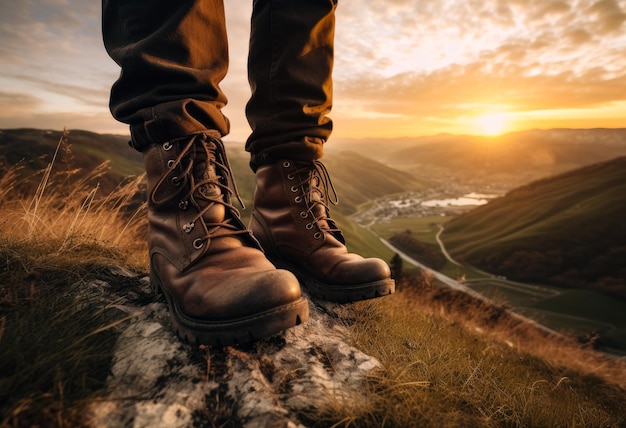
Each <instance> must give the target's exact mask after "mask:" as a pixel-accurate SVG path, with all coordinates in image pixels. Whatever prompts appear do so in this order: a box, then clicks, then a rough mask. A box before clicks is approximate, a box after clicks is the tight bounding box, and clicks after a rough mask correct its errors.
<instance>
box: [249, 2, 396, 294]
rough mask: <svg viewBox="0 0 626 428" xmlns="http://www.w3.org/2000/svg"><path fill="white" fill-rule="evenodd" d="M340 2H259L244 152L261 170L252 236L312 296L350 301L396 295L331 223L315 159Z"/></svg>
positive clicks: (322, 171) (327, 191) (325, 129)
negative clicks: (294, 275) (247, 133)
mask: <svg viewBox="0 0 626 428" xmlns="http://www.w3.org/2000/svg"><path fill="white" fill-rule="evenodd" d="M336 6H337V1H336V0H298V1H294V0H256V1H255V2H254V11H253V17H252V33H251V40H250V54H249V55H250V56H249V66H248V67H249V69H248V73H249V79H250V85H251V89H252V97H251V99H250V101H249V103H248V107H247V115H248V121H249V122H250V125H251V127H252V134H251V136H250V138H249V139H248V141H247V145H246V148H247V150H248V151H250V153H251V167H252V169H253V170H255V172H256V191H255V194H254V209H253V212H252V218H251V222H250V228H251V229H252V231H253V233H254V235H255V236H256V237H257V238H258V239H259V241H260V242H261V244H262V245H263V248H264V249H265V251H266V254H267V255H268V257H269V258H270V259H271V260H272V261H273V262H274V263H275V264H276V265H277V266H280V267H284V268H287V269H289V270H291V271H292V272H294V273H296V275H297V276H298V277H299V279H300V280H301V281H302V283H303V284H304V286H305V287H306V288H307V289H308V290H309V292H310V293H311V294H313V295H314V296H317V297H321V298H324V299H327V300H333V301H339V302H346V301H355V300H362V299H368V298H373V297H378V296H382V295H387V294H391V293H393V291H394V289H395V284H394V281H393V280H392V279H391V278H390V275H391V273H390V269H389V267H388V266H387V264H386V263H385V262H384V261H382V260H380V259H364V258H362V257H361V256H359V255H356V254H351V253H349V252H348V250H347V248H346V246H345V241H344V238H343V235H342V233H341V231H340V230H339V229H338V228H337V226H336V225H335V222H334V221H333V220H332V219H331V218H330V211H329V204H330V203H332V202H334V199H335V196H336V195H334V188H333V186H332V184H331V182H330V177H329V175H328V172H327V170H326V168H325V167H324V165H323V164H322V163H321V162H320V161H319V160H318V159H319V158H321V157H322V154H323V144H324V143H325V142H326V140H327V139H328V137H329V136H330V133H331V130H332V126H331V125H332V122H331V120H330V119H329V118H328V116H327V114H328V113H329V112H330V109H331V105H332V66H333V43H334V28H335V27H334V25H335V15H334V12H335V8H336Z"/></svg>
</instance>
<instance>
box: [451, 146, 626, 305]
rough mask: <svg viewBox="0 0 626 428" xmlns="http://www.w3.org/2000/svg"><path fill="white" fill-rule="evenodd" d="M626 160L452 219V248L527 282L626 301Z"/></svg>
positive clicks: (548, 181)
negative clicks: (585, 290) (605, 294)
mask: <svg viewBox="0 0 626 428" xmlns="http://www.w3.org/2000/svg"><path fill="white" fill-rule="evenodd" d="M624 213H626V157H618V158H615V159H612V160H609V161H606V162H601V163H597V164H593V165H589V166H586V167H583V168H580V169H576V170H572V171H568V172H566V173H563V174H560V175H557V176H553V177H549V178H544V179H542V180H538V181H535V182H532V183H529V184H527V185H524V186H522V187H520V188H517V189H515V190H513V191H511V192H509V193H508V194H507V195H506V196H504V197H502V198H499V199H495V200H493V201H492V202H490V203H488V204H487V205H484V206H481V207H479V208H476V209H474V210H472V211H470V212H468V213H466V214H464V215H461V216H459V217H457V218H454V219H453V220H451V221H450V222H448V223H446V225H445V230H444V232H443V234H442V239H443V241H444V243H445V245H446V247H447V249H448V250H449V251H450V253H451V254H452V255H453V256H454V257H455V258H458V259H461V260H464V261H466V262H468V263H470V264H472V265H474V266H477V267H479V268H481V269H484V270H486V271H489V272H492V273H496V274H500V275H505V276H507V277H509V278H511V279H516V280H520V281H525V282H533V281H535V282H539V283H545V284H554V285H559V286H567V287H576V288H593V289H596V290H602V291H606V292H610V293H613V294H616V295H620V296H622V297H624V298H626V263H625V262H624V261H625V260H626V223H625V222H624V221H623V219H624Z"/></svg>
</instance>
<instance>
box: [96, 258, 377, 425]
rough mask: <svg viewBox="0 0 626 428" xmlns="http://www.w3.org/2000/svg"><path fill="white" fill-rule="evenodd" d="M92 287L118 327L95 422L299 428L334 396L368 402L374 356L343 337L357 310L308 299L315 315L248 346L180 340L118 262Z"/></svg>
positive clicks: (146, 289)
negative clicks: (214, 345)
mask: <svg viewBox="0 0 626 428" xmlns="http://www.w3.org/2000/svg"><path fill="white" fill-rule="evenodd" d="M114 273H115V275H112V276H111V279H109V280H107V281H97V282H93V283H91V284H89V287H88V290H89V291H88V292H89V293H90V294H91V295H92V296H98V298H99V299H102V300H103V301H106V302H108V303H107V306H106V307H107V308H108V309H109V310H110V311H113V312H115V313H117V314H118V315H117V316H118V317H119V314H120V313H124V314H126V317H127V318H128V320H127V321H125V322H123V323H121V324H120V326H119V327H118V328H120V335H119V338H118V340H117V344H116V347H115V354H114V357H113V361H112V367H111V375H110V377H109V379H108V390H107V394H106V396H105V397H104V399H102V400H97V401H95V402H94V403H93V404H92V405H91V408H90V415H89V417H88V419H89V420H88V424H89V425H90V426H93V427H137V428H139V427H188V426H245V427H302V426H308V425H311V424H312V423H311V422H312V421H315V420H316V417H318V416H319V413H320V412H321V411H322V410H323V409H324V408H325V407H327V406H329V405H336V403H337V402H338V401H348V402H353V401H355V400H359V401H362V400H364V399H365V397H364V393H363V390H364V389H363V381H364V379H365V377H366V376H367V375H368V374H370V373H371V372H372V370H375V369H377V368H378V367H379V366H380V364H379V363H378V361H377V360H376V359H375V358H373V357H371V356H368V355H365V354H364V353H362V352H360V351H359V350H358V349H356V348H354V347H353V346H351V345H350V344H349V343H348V341H347V330H346V326H347V325H348V324H349V323H350V322H351V307H350V306H349V305H346V306H344V305H336V304H330V303H320V302H317V303H315V304H314V303H310V312H311V317H310V319H309V321H308V322H307V323H305V324H303V325H300V326H298V327H296V328H292V329H290V330H288V331H286V332H284V333H282V334H280V335H277V336H273V337H270V338H267V339H264V340H261V341H258V342H255V343H253V344H251V345H247V346H245V347H227V348H223V349H214V348H207V347H198V346H193V345H190V344H187V343H183V342H181V341H180V340H179V339H178V338H177V337H176V335H175V334H174V333H173V331H172V330H171V328H170V323H169V314H168V311H167V307H166V305H165V303H164V302H163V301H154V297H152V295H151V292H150V285H149V284H148V280H147V278H139V277H134V276H133V275H132V274H131V273H129V272H124V271H122V270H120V269H116V270H115V271H114Z"/></svg>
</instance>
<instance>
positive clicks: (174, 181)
mask: <svg viewBox="0 0 626 428" xmlns="http://www.w3.org/2000/svg"><path fill="white" fill-rule="evenodd" d="M172 185H174V186H176V187H178V186H180V179H179V178H178V177H172Z"/></svg>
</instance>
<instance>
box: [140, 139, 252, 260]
mask: <svg viewBox="0 0 626 428" xmlns="http://www.w3.org/2000/svg"><path fill="white" fill-rule="evenodd" d="M186 138H189V137H185V139H186ZM183 141H184V139H180V140H173V141H171V142H167V143H164V144H163V146H162V148H163V150H166V151H168V150H171V148H172V147H173V146H174V144H177V143H180V144H183ZM211 166H212V167H214V169H215V174H214V175H213V174H210V173H208V172H207V171H210V169H211V168H210V167H211ZM167 167H168V168H167V171H166V173H165V174H163V176H162V177H161V178H160V179H159V181H158V182H157V184H156V186H155V187H154V189H153V191H152V193H151V195H150V199H151V202H152V203H153V204H155V205H157V206H159V205H162V204H171V203H176V201H178V204H177V205H178V207H179V208H180V209H182V210H186V209H188V208H189V206H190V205H191V206H193V207H194V208H195V210H196V211H198V214H197V215H196V216H195V217H194V218H193V219H192V220H191V221H190V222H189V223H187V224H185V225H184V226H183V230H184V231H185V232H186V233H189V232H191V230H192V229H193V228H194V227H195V223H196V222H197V221H198V220H200V219H201V218H203V216H204V215H205V214H206V213H207V212H208V211H210V210H211V209H212V208H213V206H214V204H220V205H223V206H224V207H225V210H226V212H227V213H228V212H230V213H232V214H233V215H234V216H236V217H237V218H239V217H240V216H241V215H240V212H239V210H237V208H236V207H235V206H234V205H232V204H231V203H230V201H231V198H232V196H233V195H235V196H236V198H237V200H238V201H239V203H240V205H241V207H242V209H245V205H244V203H243V201H242V200H241V197H240V195H239V190H238V189H237V183H236V182H235V177H234V175H233V172H232V169H231V167H230V163H229V161H228V158H227V156H226V150H225V147H224V143H223V142H222V141H221V140H220V139H218V138H213V137H211V136H209V135H207V134H204V133H201V134H194V135H193V136H191V138H189V141H188V142H187V143H186V144H185V145H184V146H182V149H181V150H180V153H179V154H178V156H177V157H176V158H175V159H171V160H169V161H167ZM167 183H169V184H171V185H172V186H173V187H174V188H179V189H180V190H178V191H176V192H174V193H170V194H169V195H168V196H166V197H164V198H161V199H157V194H158V193H159V190H160V189H161V188H162V187H163V186H166V185H167ZM210 186H216V187H217V188H218V189H219V190H220V191H219V192H212V193H210V192H209V191H208V189H209V188H210ZM203 220H204V221H203V222H202V224H203V225H204V226H205V228H206V229H205V230H206V234H205V236H204V237H203V238H199V239H196V240H195V241H194V243H193V245H194V247H196V248H198V249H199V248H202V246H204V244H205V243H206V242H208V241H209V240H210V239H211V238H214V237H216V236H223V235H236V234H247V233H249V231H248V230H247V229H245V228H242V227H241V225H240V224H233V219H232V216H231V218H229V217H228V216H226V218H225V219H224V221H221V222H209V221H206V219H204V218H203Z"/></svg>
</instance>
